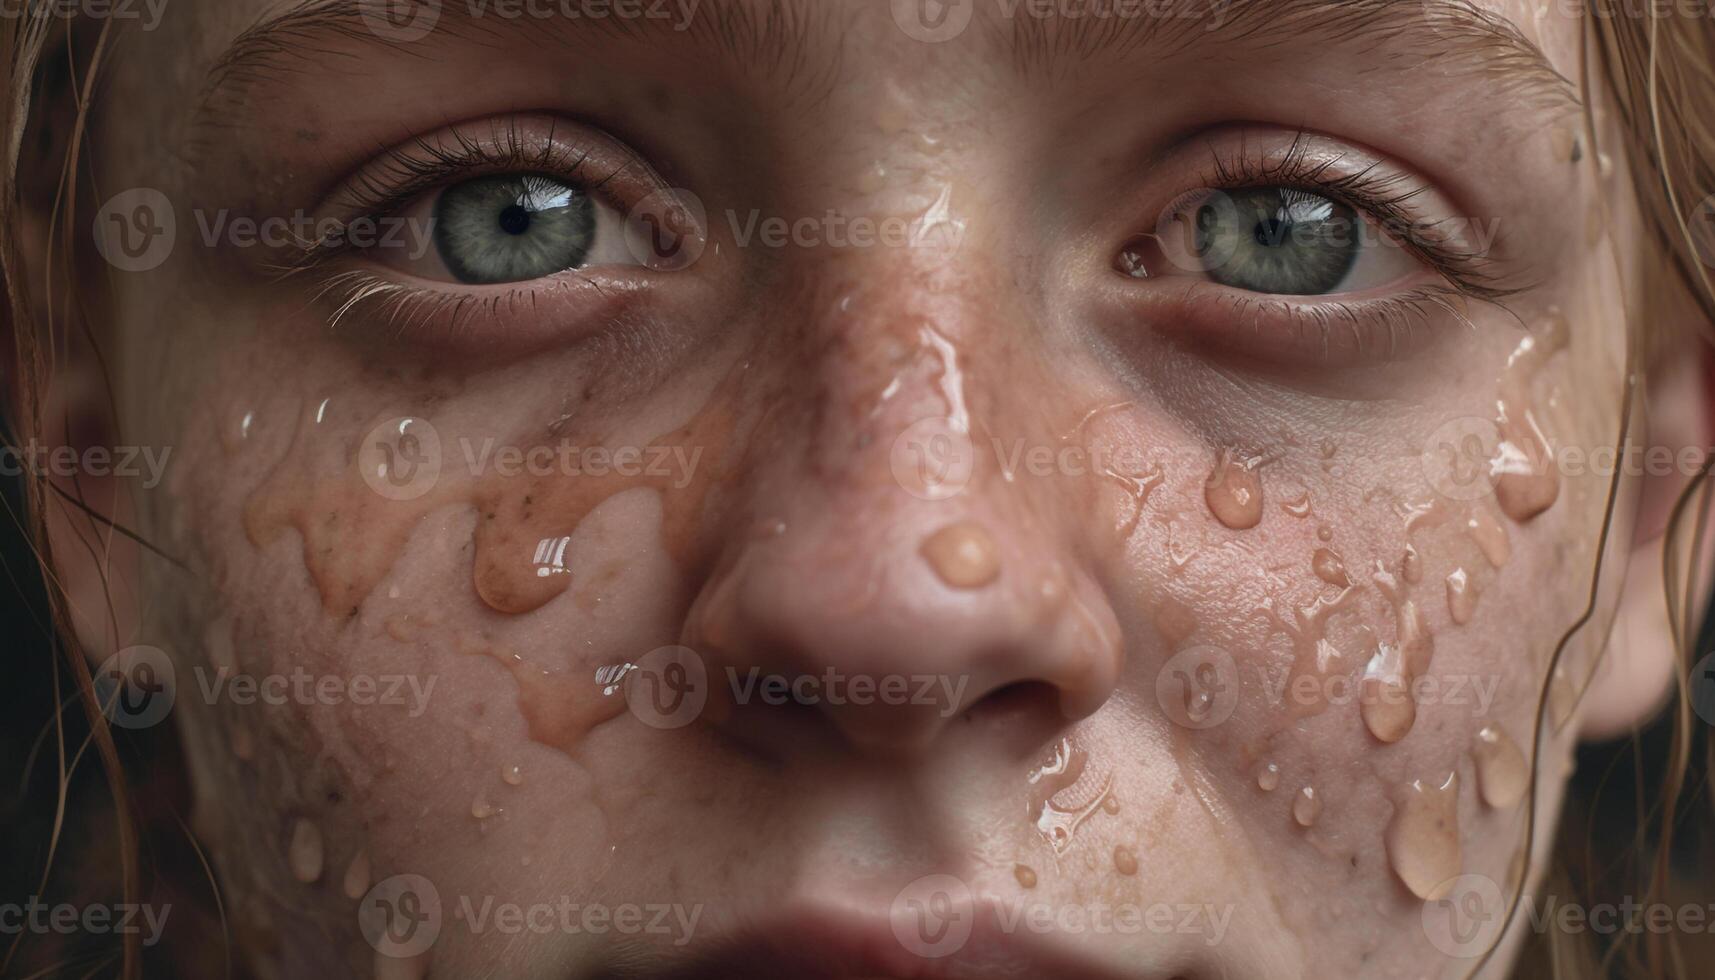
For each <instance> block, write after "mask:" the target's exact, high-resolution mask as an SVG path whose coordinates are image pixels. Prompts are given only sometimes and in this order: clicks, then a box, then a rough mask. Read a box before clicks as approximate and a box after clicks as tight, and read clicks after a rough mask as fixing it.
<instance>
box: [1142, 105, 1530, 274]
mask: <svg viewBox="0 0 1715 980" xmlns="http://www.w3.org/2000/svg"><path fill="white" fill-rule="evenodd" d="M1312 148H1313V147H1312V145H1311V144H1310V143H1309V141H1308V134H1307V133H1305V132H1303V131H1300V132H1299V133H1298V134H1297V135H1296V136H1295V137H1294V138H1293V141H1292V145H1291V146H1290V147H1288V148H1287V151H1286V153H1285V154H1283V155H1282V156H1281V158H1280V159H1279V160H1278V161H1265V160H1259V159H1256V158H1255V157H1253V156H1248V155H1244V154H1240V155H1239V156H1237V157H1236V158H1230V157H1223V156H1222V155H1221V153H1220V152H1219V151H1218V150H1216V149H1215V148H1213V147H1211V148H1210V154H1209V164H1208V169H1207V170H1205V171H1204V172H1203V173H1202V175H1201V178H1200V183H1201V186H1203V187H1206V188H1209V189H1213V190H1233V189H1237V188H1243V187H1257V186H1277V187H1289V188H1293V189H1296V190H1303V191H1308V192H1310V193H1312V194H1317V195H1320V196H1322V197H1326V198H1328V199H1329V200H1332V201H1336V202H1338V203H1340V204H1343V205H1345V206H1346V207H1348V208H1351V209H1353V210H1354V211H1357V212H1358V213H1360V214H1363V215H1366V216H1367V217H1368V218H1371V219H1377V220H1379V221H1381V222H1383V223H1384V224H1390V225H1392V226H1393V227H1399V228H1410V229H1413V230H1414V231H1428V232H1430V234H1431V235H1433V231H1434V228H1435V225H1433V224H1431V225H1424V224H1422V223H1421V215H1420V214H1419V213H1418V212H1417V211H1416V210H1414V209H1413V208H1412V207H1411V206H1410V202H1411V200H1412V199H1413V198H1415V197H1418V196H1420V195H1422V194H1423V193H1425V191H1426V190H1427V189H1428V188H1427V187H1426V186H1425V185H1423V184H1419V183H1415V182H1413V181H1412V179H1411V178H1410V177H1408V176H1406V175H1405V174H1403V173H1385V172H1381V166H1382V165H1381V164H1379V163H1374V164H1370V165H1369V166H1366V167H1364V168H1363V169H1361V170H1358V171H1355V172H1352V173H1344V174H1330V172H1329V171H1331V170H1332V169H1333V168H1334V167H1335V166H1336V165H1337V164H1338V163H1339V160H1338V159H1332V160H1327V161H1313V160H1311V159H1309V154H1310V152H1311V150H1312ZM1176 216H1177V215H1176ZM1404 244H1405V247H1406V248H1408V249H1410V250H1411V251H1412V252H1413V253H1414V254H1415V255H1416V256H1417V257H1418V258H1419V259H1421V260H1423V261H1424V262H1425V263H1426V264H1428V265H1429V266H1430V267H1431V268H1432V269H1434V270H1435V272H1436V273H1437V274H1438V275H1439V276H1440V277H1441V278H1442V279H1443V280H1444V281H1445V283H1446V285H1447V286H1448V287H1449V288H1450V289H1452V290H1453V291H1454V292H1457V293H1458V294H1460V295H1462V296H1466V297H1468V298H1471V299H1477V300H1485V301H1491V302H1493V301H1499V300H1501V299H1503V298H1505V297H1507V296H1509V295H1512V294H1514V293H1517V292H1519V291H1520V290H1521V289H1523V288H1525V287H1521V286H1503V285H1502V284H1501V283H1500V280H1499V278H1498V277H1497V276H1496V275H1495V273H1494V272H1493V260H1492V259H1491V258H1490V257H1488V256H1486V255H1483V254H1480V253H1477V252H1472V251H1467V250H1464V249H1461V248H1459V247H1458V246H1457V245H1456V244H1454V243H1453V242H1450V241H1445V240H1436V239H1434V238H1428V239H1427V240H1426V236H1424V235H1422V234H1412V235H1409V236H1406V241H1405V242H1404Z"/></svg>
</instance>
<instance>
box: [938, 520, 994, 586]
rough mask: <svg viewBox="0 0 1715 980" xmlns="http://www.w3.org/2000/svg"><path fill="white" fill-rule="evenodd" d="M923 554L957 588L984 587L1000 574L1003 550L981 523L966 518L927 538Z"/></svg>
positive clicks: (940, 574)
mask: <svg viewBox="0 0 1715 980" xmlns="http://www.w3.org/2000/svg"><path fill="white" fill-rule="evenodd" d="M920 551H921V553H922V555H923V558H924V560H925V561H927V562H928V563H929V567H930V568H932V569H934V571H935V574H936V575H937V576H939V577H940V579H941V581H943V582H945V583H946V584H947V585H949V586H951V587H952V588H955V589H980V588H982V587H984V586H986V585H989V584H991V583H993V582H994V580H995V579H996V578H999V577H1000V553H999V550H998V549H997V548H996V546H995V541H994V537H993V536H992V535H990V534H989V532H988V529H986V528H984V527H983V526H982V525H981V524H976V523H973V522H970V521H965V522H962V523H959V524H952V525H949V526H947V527H944V528H942V529H941V530H939V531H936V532H935V533H934V534H932V535H930V536H929V537H928V538H927V539H925V540H924V542H923V546H922V548H921V549H920Z"/></svg>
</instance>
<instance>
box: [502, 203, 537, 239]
mask: <svg viewBox="0 0 1715 980" xmlns="http://www.w3.org/2000/svg"><path fill="white" fill-rule="evenodd" d="M500 230H501V231H504V232H506V233H507V234H508V235H522V234H524V233H525V232H526V231H529V230H530V212H529V211H528V210H526V209H525V207H524V205H522V204H511V205H508V206H507V208H506V210H504V211H502V212H500Z"/></svg>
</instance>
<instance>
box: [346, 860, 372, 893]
mask: <svg viewBox="0 0 1715 980" xmlns="http://www.w3.org/2000/svg"><path fill="white" fill-rule="evenodd" d="M342 884H343V885H344V888H345V897H346V898H351V899H358V898H362V897H363V895H364V893H365V892H367V891H369V852H368V851H358V852H357V855H356V856H355V857H353V858H352V859H351V864H350V865H348V866H347V867H346V869H345V881H344V882H343V883H342Z"/></svg>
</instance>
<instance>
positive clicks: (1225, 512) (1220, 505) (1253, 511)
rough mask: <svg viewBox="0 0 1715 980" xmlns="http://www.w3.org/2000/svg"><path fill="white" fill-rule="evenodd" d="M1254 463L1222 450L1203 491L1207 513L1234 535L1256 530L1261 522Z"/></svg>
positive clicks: (1260, 497) (1260, 495) (1259, 491)
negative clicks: (1235, 532)
mask: <svg viewBox="0 0 1715 980" xmlns="http://www.w3.org/2000/svg"><path fill="white" fill-rule="evenodd" d="M1256 465H1257V464H1256V461H1254V460H1251V461H1247V460H1244V459H1241V458H1239V455H1238V453H1237V452H1235V451H1234V450H1232V449H1222V450H1221V455H1220V457H1219V458H1218V459H1216V461H1215V468H1214V470H1212V471H1211V472H1210V473H1209V482H1208V485H1207V486H1206V487H1204V490H1203V498H1204V500H1205V501H1207V502H1208V505H1209V512H1210V513H1211V514H1214V515H1215V519H1216V520H1218V521H1220V522H1221V523H1222V524H1225V525H1226V526H1227V527H1230V528H1232V529H1233V530H1235V531H1243V530H1245V529H1247V528H1253V527H1256V526H1257V524H1259V523H1261V521H1262V482H1261V481H1260V480H1259V479H1257V474H1256Z"/></svg>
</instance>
